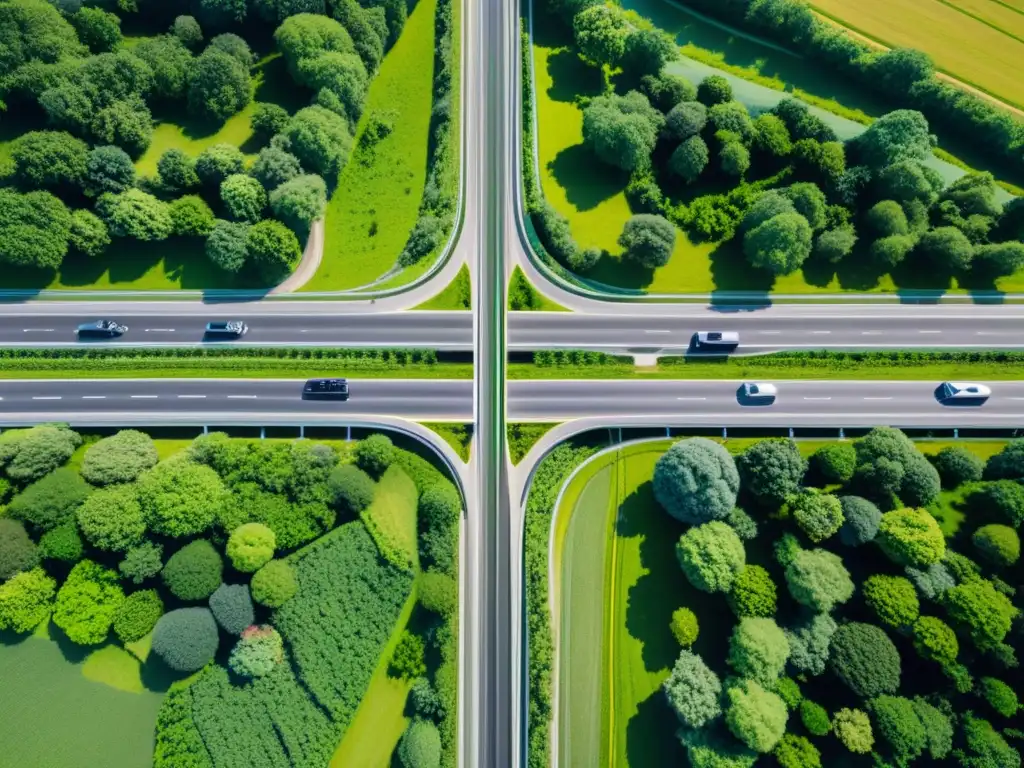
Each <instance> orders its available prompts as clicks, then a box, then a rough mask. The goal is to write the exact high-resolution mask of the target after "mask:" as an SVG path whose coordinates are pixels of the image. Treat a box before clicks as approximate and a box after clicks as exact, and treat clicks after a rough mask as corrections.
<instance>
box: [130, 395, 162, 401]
mask: <svg viewBox="0 0 1024 768" xmlns="http://www.w3.org/2000/svg"><path fill="white" fill-rule="evenodd" d="M158 397H160V395H132V396H131V398H132V400H156V399H157V398H158Z"/></svg>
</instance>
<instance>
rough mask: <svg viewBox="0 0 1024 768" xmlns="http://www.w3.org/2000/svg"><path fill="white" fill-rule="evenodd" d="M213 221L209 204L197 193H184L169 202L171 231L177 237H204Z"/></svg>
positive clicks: (209, 230)
mask: <svg viewBox="0 0 1024 768" xmlns="http://www.w3.org/2000/svg"><path fill="white" fill-rule="evenodd" d="M215 221H216V220H215V219H214V218H213V211H212V210H210V206H209V205H207V204H206V201H205V200H203V198H201V197H200V196H199V195H185V196H184V197H179V198H178V199H177V200H174V201H173V202H172V203H171V231H172V232H173V234H175V235H178V236H179V237H206V236H207V235H209V234H210V233H211V232H212V231H213V227H214V225H215Z"/></svg>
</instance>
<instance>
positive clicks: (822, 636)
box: [786, 613, 838, 675]
mask: <svg viewBox="0 0 1024 768" xmlns="http://www.w3.org/2000/svg"><path fill="white" fill-rule="evenodd" d="M837 628H838V625H837V624H836V622H835V619H833V618H832V617H831V616H829V615H828V614H827V613H812V614H811V615H810V616H805V617H804V618H803V619H801V620H800V621H799V622H798V623H797V624H795V625H794V626H792V627H790V628H787V629H786V640H787V641H788V642H789V663H790V665H791V666H792V667H793V668H794V669H795V670H797V671H798V672H804V673H806V674H810V675H820V674H821V673H822V672H824V671H825V664H826V662H827V661H828V658H829V646H830V644H831V642H832V636H833V635H834V634H835V632H836V629H837Z"/></svg>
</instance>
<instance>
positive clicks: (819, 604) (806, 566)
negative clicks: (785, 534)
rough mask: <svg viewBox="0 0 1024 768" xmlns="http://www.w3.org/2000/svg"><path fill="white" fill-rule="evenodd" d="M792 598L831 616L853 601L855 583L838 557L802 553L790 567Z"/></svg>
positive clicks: (819, 552)
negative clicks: (833, 610) (839, 605)
mask: <svg viewBox="0 0 1024 768" xmlns="http://www.w3.org/2000/svg"><path fill="white" fill-rule="evenodd" d="M785 573H786V586H787V587H788V588H789V594H790V595H792V596H793V599H794V600H796V601H797V602H798V603H800V604H801V605H805V606H807V607H808V608H810V609H811V610H812V611H819V612H825V613H827V612H829V611H831V610H832V609H833V608H834V607H835V606H836V605H837V604H838V603H845V602H846V601H847V600H849V599H850V598H851V597H853V581H852V580H851V579H850V574H849V572H848V571H847V570H846V568H844V567H843V561H842V560H841V559H840V558H839V556H838V555H835V554H833V553H832V552H829V551H827V550H824V549H810V550H807V549H802V550H800V551H799V552H797V553H796V554H795V555H794V556H793V559H792V560H791V561H790V563H789V564H788V565H787V566H786V571H785Z"/></svg>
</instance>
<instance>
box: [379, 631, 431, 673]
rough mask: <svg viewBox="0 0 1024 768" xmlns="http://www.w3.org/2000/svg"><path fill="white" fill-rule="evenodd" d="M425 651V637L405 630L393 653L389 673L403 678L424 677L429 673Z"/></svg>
mask: <svg viewBox="0 0 1024 768" xmlns="http://www.w3.org/2000/svg"><path fill="white" fill-rule="evenodd" d="M424 652H425V651H424V647H423V638H421V637H420V636H419V635H414V634H413V633H412V632H409V631H408V630H404V631H403V632H402V636H401V637H400V638H399V639H398V645H396V646H395V650H394V652H393V653H392V654H391V664H390V666H389V667H388V673H389V674H390V675H392V676H393V677H398V678H401V679H403V680H414V679H415V678H417V677H422V676H423V675H425V674H426V673H427V665H426V662H425V661H424Z"/></svg>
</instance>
